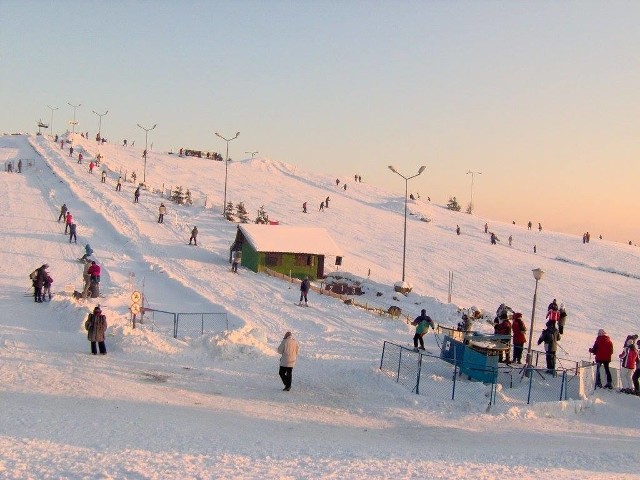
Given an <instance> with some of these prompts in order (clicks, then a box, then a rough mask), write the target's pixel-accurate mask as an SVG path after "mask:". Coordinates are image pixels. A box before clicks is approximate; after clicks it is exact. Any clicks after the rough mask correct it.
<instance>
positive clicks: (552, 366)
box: [538, 320, 560, 374]
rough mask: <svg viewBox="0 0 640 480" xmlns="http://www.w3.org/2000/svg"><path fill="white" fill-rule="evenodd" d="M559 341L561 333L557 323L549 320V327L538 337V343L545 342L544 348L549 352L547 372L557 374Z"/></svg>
mask: <svg viewBox="0 0 640 480" xmlns="http://www.w3.org/2000/svg"><path fill="white" fill-rule="evenodd" d="M558 341H560V334H559V333H558V329H557V328H556V323H555V322H552V321H551V320H549V321H548V322H547V328H545V329H544V330H543V331H542V333H541V334H540V338H539V339H538V345H540V344H542V343H544V350H545V352H546V354H547V355H546V359H547V373H551V374H555V371H556V350H557V349H558Z"/></svg>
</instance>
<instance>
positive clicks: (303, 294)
mask: <svg viewBox="0 0 640 480" xmlns="http://www.w3.org/2000/svg"><path fill="white" fill-rule="evenodd" d="M310 285H311V282H310V281H309V277H308V276H306V277H304V280H302V282H301V283H300V303H299V305H302V299H304V304H305V305H308V304H307V294H308V293H309V287H310Z"/></svg>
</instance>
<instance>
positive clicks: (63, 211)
mask: <svg viewBox="0 0 640 480" xmlns="http://www.w3.org/2000/svg"><path fill="white" fill-rule="evenodd" d="M67 210H68V208H67V204H66V203H63V204H62V206H61V207H60V215H59V216H58V223H60V220H62V219H63V218H65V217H66V216H67Z"/></svg>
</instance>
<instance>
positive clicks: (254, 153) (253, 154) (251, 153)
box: [244, 151, 258, 158]
mask: <svg viewBox="0 0 640 480" xmlns="http://www.w3.org/2000/svg"><path fill="white" fill-rule="evenodd" d="M244 153H248V154H249V155H251V158H253V157H255V156H256V153H258V151H255V152H244Z"/></svg>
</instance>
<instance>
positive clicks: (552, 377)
mask: <svg viewBox="0 0 640 480" xmlns="http://www.w3.org/2000/svg"><path fill="white" fill-rule="evenodd" d="M543 353H544V352H543ZM572 364H574V366H573V368H560V369H556V370H547V369H546V368H537V367H536V366H535V365H533V366H532V367H531V368H530V369H527V368H526V366H524V365H523V366H522V368H512V367H498V368H495V367H488V366H486V365H473V364H469V363H468V362H465V363H464V370H465V371H467V372H468V371H469V370H476V372H477V373H482V375H481V376H484V377H486V378H488V379H490V381H486V382H484V383H483V382H479V381H473V380H471V379H470V378H469V376H468V375H465V374H464V373H463V371H462V370H463V368H462V363H461V362H460V361H458V360H457V359H454V360H453V361H450V360H449V361H444V360H443V359H441V358H440V356H439V355H434V354H431V353H427V352H422V351H420V352H416V351H414V350H413V349H411V348H408V347H405V346H402V345H397V344H395V343H391V342H384V345H383V347H382V357H381V360H380V370H381V371H382V372H383V373H384V374H385V375H386V376H388V377H389V378H392V379H393V380H395V381H396V382H397V383H399V384H401V385H403V386H405V387H406V388H407V389H409V390H410V391H411V392H414V393H416V394H418V395H426V396H428V397H430V398H434V399H439V400H456V399H458V400H469V401H474V402H477V399H478V398H481V397H482V396H484V397H485V398H486V399H487V403H489V405H493V404H495V403H496V402H498V401H500V402H504V403H514V404H531V403H535V402H550V401H560V400H568V399H580V398H584V396H585V395H587V394H588V393H589V392H590V391H592V389H593V385H594V384H593V376H594V367H593V365H592V364H591V363H588V362H573V361H572Z"/></svg>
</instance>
